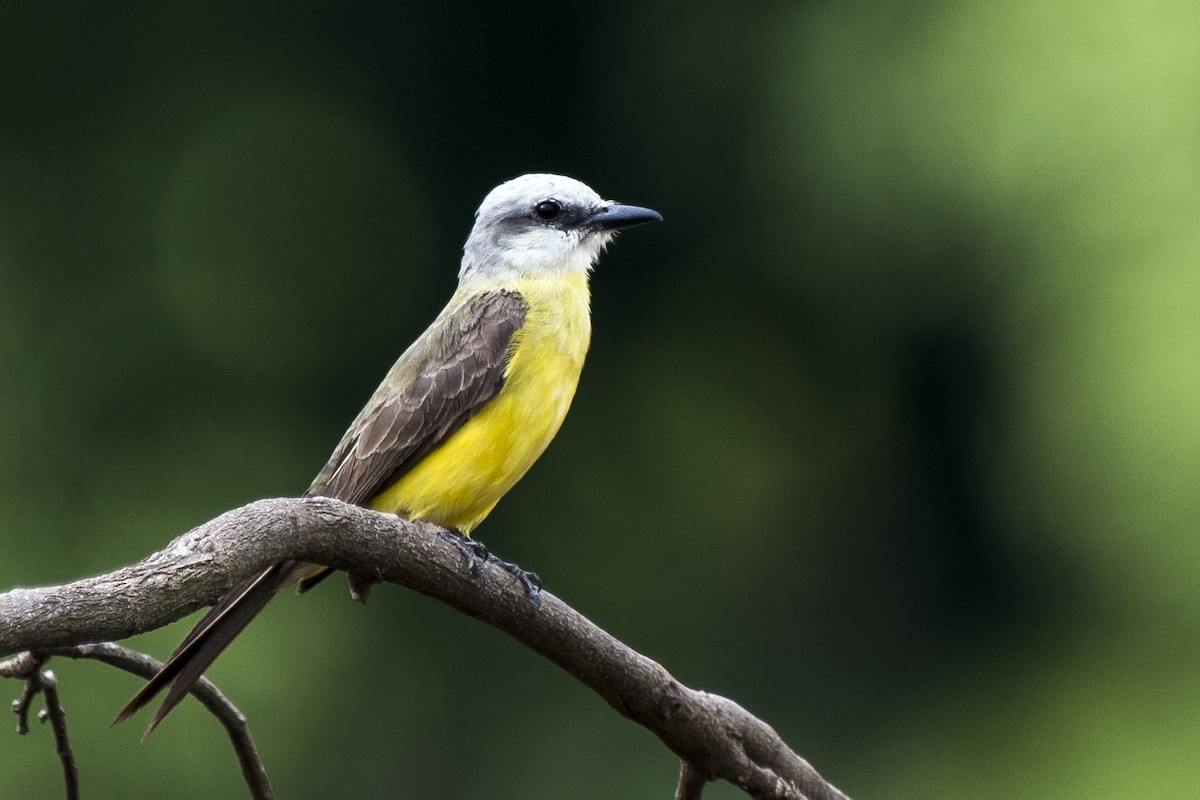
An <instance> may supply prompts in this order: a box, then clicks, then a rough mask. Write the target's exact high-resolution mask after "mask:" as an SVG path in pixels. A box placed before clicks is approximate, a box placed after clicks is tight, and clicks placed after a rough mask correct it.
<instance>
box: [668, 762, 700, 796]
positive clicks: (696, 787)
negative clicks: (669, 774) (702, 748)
mask: <svg viewBox="0 0 1200 800" xmlns="http://www.w3.org/2000/svg"><path fill="white" fill-rule="evenodd" d="M707 783H708V778H707V777H706V776H705V775H704V773H703V772H701V771H700V770H698V769H696V768H695V767H693V766H692V765H691V764H689V763H688V762H686V761H680V762H679V784H678V785H677V786H676V787H675V800H700V796H701V795H702V794H704V786H705V784H707Z"/></svg>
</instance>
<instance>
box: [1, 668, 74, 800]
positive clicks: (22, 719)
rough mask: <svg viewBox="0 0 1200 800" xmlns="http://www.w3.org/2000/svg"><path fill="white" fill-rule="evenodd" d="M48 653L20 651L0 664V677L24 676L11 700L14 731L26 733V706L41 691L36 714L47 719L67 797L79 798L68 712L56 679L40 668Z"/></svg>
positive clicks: (39, 718)
mask: <svg viewBox="0 0 1200 800" xmlns="http://www.w3.org/2000/svg"><path fill="white" fill-rule="evenodd" d="M46 659H47V656H46V655H44V654H41V653H29V652H26V653H21V654H20V655H18V656H17V657H16V658H11V659H9V660H8V661H5V662H4V663H0V676H2V677H6V678H24V679H25V689H24V691H23V692H22V693H21V698H20V699H19V700H14V701H13V712H14V713H15V714H16V715H17V733H18V734H20V735H22V736H24V735H25V734H27V733H29V708H30V706H31V705H32V704H33V698H34V697H36V696H37V695H38V694H41V696H42V698H43V699H44V700H45V703H46V707H45V708H44V709H43V710H42V711H41V712H39V713H38V720H39V721H40V722H46V721H47V720H49V722H50V728H51V729H52V730H53V731H54V749H55V752H57V753H58V760H59V761H60V762H61V763H62V768H63V782H64V783H65V784H66V789H67V800H79V765H78V764H77V763H76V762H75V754H74V753H73V752H71V739H70V737H69V736H68V735H67V715H66V712H65V711H63V707H62V701H60V700H59V697H58V678H57V677H56V676H55V674H54V673H53V672H51V671H50V670H46V671H45V672H43V671H42V665H43V664H45V663H46Z"/></svg>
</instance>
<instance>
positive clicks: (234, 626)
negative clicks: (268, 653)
mask: <svg viewBox="0 0 1200 800" xmlns="http://www.w3.org/2000/svg"><path fill="white" fill-rule="evenodd" d="M304 567H305V565H303V564H302V562H298V561H282V562H280V563H278V564H275V565H273V566H271V567H268V568H267V569H266V570H264V571H263V572H261V573H259V574H258V575H256V576H254V577H251V578H248V579H247V580H245V581H243V582H242V583H240V584H238V585H237V586H235V587H233V589H231V590H230V591H229V593H228V594H226V595H225V596H224V597H222V598H221V599H220V601H218V602H217V604H216V605H215V606H213V607H212V608H211V609H209V612H208V613H207V614H205V615H204V616H203V617H202V618H201V620H200V621H199V622H198V623H196V627H194V628H192V631H191V633H189V634H188V635H187V637H185V638H184V640H183V641H182V642H181V643H180V645H179V647H177V648H176V649H175V652H174V653H172V654H171V657H170V658H169V659H168V660H167V663H166V664H164V665H163V668H162V669H160V670H159V671H158V674H157V675H155V676H154V677H153V678H151V679H150V681H149V682H147V683H146V685H145V686H143V687H142V688H141V690H140V691H139V692H138V693H137V694H135V695H134V696H133V698H132V699H131V700H130V701H129V702H128V703H126V704H125V707H124V708H123V709H121V713H120V714H118V715H117V718H116V719H115V720H113V725H116V724H118V723H120V722H124V721H125V720H127V719H129V717H131V716H132V715H133V714H134V713H136V712H137V711H138V710H139V709H141V708H142V707H143V706H145V705H146V704H148V703H149V702H150V701H151V700H153V699H154V697H155V696H156V695H157V694H158V693H159V692H161V691H162V690H163V689H165V688H167V687H168V686H170V687H171V688H170V691H168V692H167V696H166V699H164V700H163V704H162V706H161V707H160V708H159V709H158V712H157V713H156V714H155V715H154V719H152V720H151V721H150V727H148V728H147V729H146V733H145V734H144V735H143V737H142V738H145V737H146V736H149V735H150V733H151V732H152V731H153V730H154V729H155V728H156V727H158V723H160V722H162V720H163V717H165V716H166V715H167V714H169V713H170V712H171V710H172V709H173V708H175V706H177V705H179V703H180V701H182V700H183V698H185V697H187V695H188V693H189V692H190V691H191V689H192V686H193V685H194V684H195V683H196V681H198V680H199V679H200V676H201V675H203V674H204V670H206V669H208V667H209V665H211V664H212V663H213V661H215V660H216V658H217V656H219V655H220V654H221V652H222V651H223V650H224V649H225V648H226V647H228V646H229V643H230V642H232V641H233V640H234V638H235V637H236V636H237V635H238V634H239V633H241V632H242V630H243V629H244V628H245V627H246V625H248V624H249V623H250V620H252V619H254V617H255V616H256V615H257V614H258V612H259V611H262V610H263V608H264V607H266V605H267V603H269V602H270V601H271V598H273V597H274V596H275V595H276V594H278V593H279V591H280V590H281V589H283V588H284V587H285V586H287V585H288V584H289V583H292V582H293V581H294V580H295V579H296V574H297V572H299V571H300V570H302V569H303V568H304Z"/></svg>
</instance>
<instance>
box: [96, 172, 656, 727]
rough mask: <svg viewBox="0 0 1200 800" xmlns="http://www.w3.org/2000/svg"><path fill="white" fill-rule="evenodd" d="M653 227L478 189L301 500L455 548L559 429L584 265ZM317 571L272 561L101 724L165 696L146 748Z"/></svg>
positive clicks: (622, 212) (569, 200)
mask: <svg viewBox="0 0 1200 800" xmlns="http://www.w3.org/2000/svg"><path fill="white" fill-rule="evenodd" d="M660 220H662V216H661V215H660V214H659V213H658V212H657V211H652V210H651V209H648V208H641V207H640V206H631V205H622V204H620V203H615V202H612V201H611V200H602V199H601V198H600V195H598V194H596V192H594V191H592V190H591V189H590V188H589V187H587V186H586V185H584V184H583V183H580V182H579V181H577V180H574V179H572V178H567V177H564V176H562V175H545V174H537V175H523V176H521V177H519V178H514V179H513V180H510V181H508V182H506V183H502V184H500V185H499V186H497V187H496V188H495V189H493V190H492V191H491V192H490V193H489V194H488V195H487V197H485V198H484V200H483V203H482V204H481V205H480V206H479V210H478V211H477V212H476V213H475V225H474V227H473V228H472V229H471V234H470V236H468V237H467V242H466V244H465V245H464V247H463V257H462V263H461V266H460V268H459V273H458V288H457V290H456V291H455V292H454V295H453V296H452V297H451V298H450V302H449V303H447V304H446V307H445V308H444V309H443V310H442V312H441V313H440V314H438V316H437V319H435V320H434V321H433V324H431V325H430V326H429V328H427V329H426V331H425V332H424V333H423V334H421V336H420V337H419V338H418V339H417V340H416V341H415V342H413V344H412V345H411V346H410V347H409V348H408V349H407V350H405V351H404V353H403V355H401V356H400V359H399V360H398V361H397V362H396V364H395V365H394V366H393V367H392V369H391V371H389V372H388V374H387V377H385V378H384V379H383V383H381V384H380V386H379V388H378V389H376V390H375V394H373V395H372V396H371V399H370V400H368V401H367V404H366V406H365V407H364V408H363V410H362V411H361V412H360V413H359V415H358V416H357V417H356V418H355V419H354V422H352V423H351V424H350V428H349V430H347V431H346V433H345V435H344V436H343V437H342V440H341V442H339V443H338V446H337V447H336V448H334V451H333V455H331V456H330V458H329V462H328V463H327V464H326V465H325V467H324V469H322V470H321V472H320V473H319V474H318V475H317V477H316V479H315V480H314V481H313V483H312V485H311V486H309V488H308V491H307V492H305V496H307V497H316V496H319V497H332V498H336V499H338V500H343V501H345V502H348V503H355V504H358V505H362V506H366V507H367V508H372V509H375V510H377V511H386V512H390V513H393V514H397V515H399V516H401V517H404V518H406V519H424V520H429V521H430V522H433V523H434V524H436V525H439V526H441V527H443V528H446V529H448V530H449V531H452V532H456V533H458V534H461V536H462V537H465V539H464V540H463V541H464V542H465V541H469V537H470V534H471V531H472V530H474V528H475V526H477V525H478V524H479V523H480V522H482V521H483V519H484V518H485V517H486V516H487V515H488V513H489V512H490V511H491V510H492V508H494V507H495V505H496V503H497V502H498V501H499V500H500V498H501V497H503V496H504V494H505V492H507V491H508V490H509V489H511V488H512V487H513V485H514V484H515V483H516V482H517V481H518V480H520V478H521V476H522V475H524V474H525V472H526V471H527V470H528V469H529V467H530V466H532V464H533V462H534V461H535V460H536V459H537V457H538V456H540V455H541V454H542V451H543V450H545V449H546V446H547V445H548V444H550V440H551V439H553V438H554V434H555V433H557V432H558V429H559V426H560V425H562V421H563V418H564V417H565V416H566V413H567V408H568V407H569V406H570V405H571V399H572V398H573V397H574V395H575V388H576V386H577V385H578V382H579V372H580V370H581V369H582V368H583V360H584V356H585V355H586V354H587V350H588V344H589V343H590V341H591V314H590V310H589V292H588V276H589V273H590V272H591V269H592V267H593V266H594V265H595V263H596V261H597V259H598V258H599V256H600V253H601V252H602V251H603V250H604V248H605V246H606V245H607V244H608V243H609V242H610V241H611V240H612V238H613V236H614V235H615V234H616V232H617V231H619V230H621V229H623V228H629V227H632V226H634V225H640V224H642V223H644V222H653V221H660ZM464 552H467V551H466V550H464ZM509 566H511V565H509ZM331 571H332V569H331V568H329V567H325V566H321V565H316V564H308V563H305V562H300V561H282V562H280V563H278V564H275V565H273V566H271V567H269V568H267V569H266V570H264V571H263V572H262V573H260V574H258V575H255V576H253V577H251V578H249V579H247V580H245V581H243V582H242V583H240V584H238V585H237V586H235V587H233V589H231V590H230V591H229V593H227V594H226V595H224V596H223V597H222V598H221V599H220V600H219V601H218V602H217V604H216V605H215V606H213V607H212V609H210V610H209V612H208V613H207V614H205V615H204V617H203V618H202V619H201V620H200V622H199V623H197V625H196V627H195V628H193V629H192V631H191V632H190V633H189V634H188V635H187V636H186V637H185V638H184V640H183V642H182V643H181V644H180V645H179V647H178V648H176V650H175V652H174V653H173V654H172V655H171V657H170V659H168V660H167V662H166V664H165V665H163V668H162V669H161V670H159V672H158V674H157V675H155V676H154V677H153V678H152V679H151V680H150V681H149V682H148V683H147V684H146V685H145V686H143V687H142V689H141V691H139V692H138V693H137V694H136V695H134V697H133V699H132V700H130V701H129V703H128V704H127V705H126V706H125V708H124V709H122V710H121V713H120V714H119V715H118V716H117V719H116V720H115V722H114V724H116V723H117V722H121V721H123V720H125V719H126V718H128V717H129V716H130V715H131V714H133V713H134V712H135V711H137V710H138V709H140V708H141V707H142V706H144V705H146V704H147V703H148V702H150V700H152V699H153V698H154V696H155V695H157V694H158V693H159V692H160V691H162V690H163V689H164V688H166V687H168V686H169V687H170V691H168V692H167V696H166V699H165V700H164V701H163V704H162V706H161V707H160V708H159V710H158V712H157V713H156V714H155V715H154V719H153V720H151V722H150V726H149V728H147V730H146V734H147V735H149V734H150V732H151V731H153V730H154V728H155V727H156V726H157V725H158V723H159V722H161V721H162V719H163V717H165V716H166V715H167V714H168V713H169V712H170V711H171V709H173V708H174V707H175V706H176V705H178V704H179V702H180V701H181V700H182V699H183V698H184V697H186V696H187V694H188V692H189V691H190V689H191V687H192V685H193V684H194V683H195V682H196V681H197V680H198V679H199V678H200V676H201V674H202V673H203V672H204V671H205V670H206V669H208V667H209V665H210V664H212V662H213V661H214V660H215V659H216V657H217V656H218V655H219V654H220V653H221V651H223V650H224V649H225V647H226V646H228V645H229V643H230V642H231V641H233V639H234V637H236V636H237V635H238V634H239V633H240V632H241V631H242V629H244V628H245V627H246V625H247V624H248V623H249V622H250V620H251V619H253V618H254V616H255V615H256V614H257V613H258V612H259V611H261V610H262V609H263V608H264V607H265V606H266V604H267V603H268V602H269V601H270V600H271V598H272V597H274V596H275V595H276V594H277V593H278V592H279V591H280V590H281V589H283V588H284V587H286V586H288V585H290V584H293V583H296V582H299V583H300V589H301V591H304V589H306V588H308V587H310V586H311V585H313V584H314V583H316V582H317V581H318V580H320V579H321V578H322V577H324V576H325V575H327V574H329V573H330V572H331ZM526 588H527V589H530V588H531V587H530V586H529V584H528V583H527V584H526ZM531 591H532V590H531Z"/></svg>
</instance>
